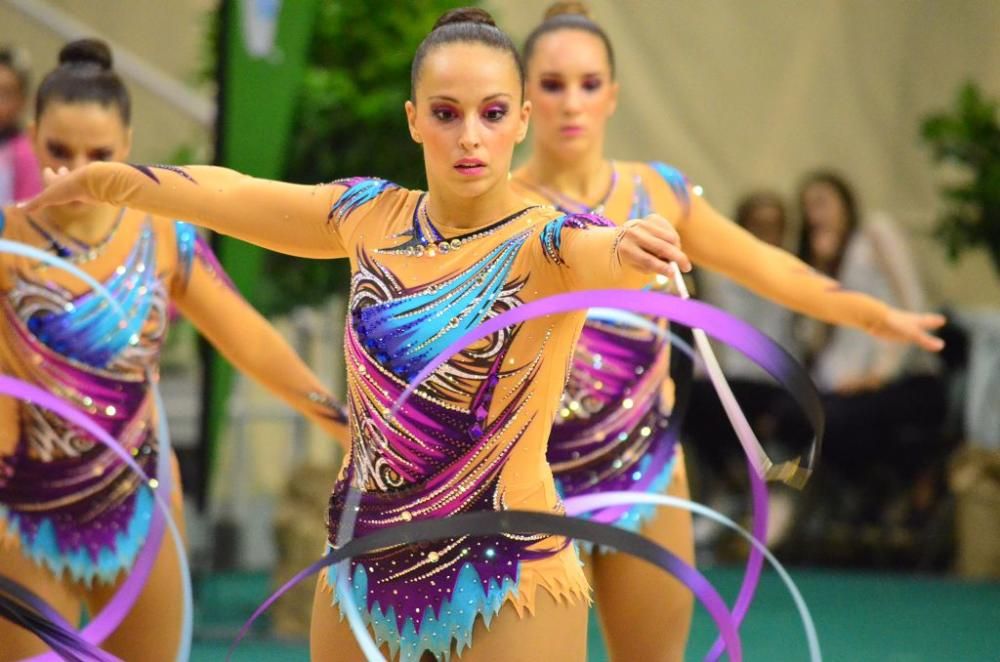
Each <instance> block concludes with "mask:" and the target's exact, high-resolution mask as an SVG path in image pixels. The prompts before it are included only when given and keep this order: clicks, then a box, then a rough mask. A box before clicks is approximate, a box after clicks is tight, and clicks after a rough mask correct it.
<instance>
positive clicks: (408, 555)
mask: <svg viewBox="0 0 1000 662" xmlns="http://www.w3.org/2000/svg"><path fill="white" fill-rule="evenodd" d="M536 235H537V233H534V232H531V231H524V232H520V233H516V234H514V235H513V236H512V237H510V238H508V239H506V240H504V241H501V242H499V243H498V244H497V245H496V246H495V247H494V248H493V249H492V250H490V251H489V252H488V253H486V254H485V255H484V256H482V257H481V258H479V259H478V260H476V261H475V262H473V263H472V264H471V265H469V266H466V267H464V268H462V269H461V270H460V271H457V272H455V273H452V274H451V275H450V276H448V277H445V278H442V279H439V280H435V281H433V282H429V283H426V284H421V285H419V286H416V287H405V286H404V285H403V284H402V282H401V280H400V279H399V278H398V277H397V276H396V275H395V274H394V273H393V272H392V271H391V270H390V269H388V268H387V267H386V266H384V265H383V264H378V263H375V262H373V261H372V260H371V259H370V258H369V257H368V256H367V255H366V254H364V253H363V252H362V253H361V254H359V256H358V258H357V259H356V263H357V268H356V275H355V276H354V278H353V281H352V287H351V305H350V307H351V320H350V324H349V325H348V328H347V334H346V341H345V345H346V349H347V357H348V366H349V379H348V383H349V388H350V396H351V413H352V419H351V420H352V439H353V445H352V451H351V458H350V464H349V468H348V470H347V473H346V475H345V476H344V477H343V478H342V480H341V481H339V482H338V484H337V486H336V488H335V490H334V493H333V495H332V497H331V500H330V513H329V524H330V543H331V544H335V543H336V541H337V537H338V534H339V533H340V528H339V527H340V523H341V522H340V518H341V515H342V513H343V512H344V508H345V505H346V503H347V498H348V492H349V486H350V487H353V488H355V489H358V490H360V501H359V503H358V506H357V508H356V511H357V512H356V516H357V519H356V523H355V528H354V535H363V534H366V533H370V532H372V531H375V530H378V529H380V528H383V527H386V526H390V525H393V524H396V523H400V522H407V521H412V520H418V519H425V518H441V517H448V516H450V515H453V514H457V513H461V512H469V511H478V510H502V509H504V508H505V507H506V494H505V490H504V486H503V484H502V483H501V481H500V474H501V470H502V469H503V467H504V466H505V463H506V461H507V459H508V457H509V456H510V454H511V452H512V451H513V449H514V447H515V446H516V445H517V444H518V443H519V442H520V441H521V440H522V438H523V436H524V434H525V431H526V430H527V428H528V426H529V425H530V423H531V421H532V420H533V415H526V414H524V413H522V412H523V409H524V405H525V403H526V402H527V401H528V400H529V399H530V398H531V386H532V381H533V379H534V377H535V376H536V375H537V374H538V371H539V369H540V366H541V356H542V353H543V352H544V351H545V347H544V345H543V346H542V347H538V348H537V354H535V355H534V356H528V357H525V358H524V359H523V360H521V361H518V362H516V364H513V365H512V364H511V363H510V361H512V360H513V359H510V358H509V357H508V352H509V348H510V346H511V344H512V343H513V342H514V340H515V339H516V338H517V336H518V334H519V333H521V332H522V329H521V328H520V327H516V328H513V329H511V330H509V331H505V332H502V333H498V334H496V335H495V336H494V337H491V338H489V339H487V340H485V341H484V342H482V343H480V344H477V345H476V346H474V347H471V348H469V349H468V350H466V351H465V352H463V353H461V354H460V355H458V356H457V357H456V358H455V359H453V360H451V361H449V362H448V363H447V364H445V366H443V367H442V368H441V369H439V370H438V371H436V372H435V374H434V375H433V376H432V377H431V378H430V379H428V380H427V381H426V382H424V383H423V384H422V385H421V386H420V387H419V388H418V389H417V391H416V392H415V394H414V395H413V396H412V397H411V399H410V400H409V401H408V403H407V405H406V406H405V407H404V408H403V409H402V410H401V411H400V412H399V414H397V416H395V417H392V418H390V417H389V415H388V412H389V409H390V408H391V406H392V404H393V403H394V402H395V400H396V399H397V398H398V397H399V395H400V394H401V393H402V391H403V390H404V389H405V388H406V386H407V380H408V379H409V378H410V377H412V376H413V375H414V374H415V373H416V372H418V371H419V370H420V369H421V368H422V367H423V366H424V365H426V364H427V362H428V361H429V360H430V359H431V358H432V357H434V356H435V355H436V354H437V353H439V352H440V350H441V349H443V348H444V347H446V346H447V345H449V344H450V343H452V342H453V341H454V340H455V339H457V338H459V337H460V336H461V335H463V334H464V333H466V332H467V331H468V330H470V329H472V328H473V327H475V326H476V325H477V324H479V323H481V322H482V321H484V320H486V319H489V318H490V317H492V316H495V315H497V314H500V313H501V312H503V311H505V310H508V309H510V308H511V307H514V306H517V305H518V304H519V303H520V302H521V298H520V297H521V294H522V292H523V288H524V286H525V280H524V279H523V278H519V277H517V276H516V275H515V273H514V264H515V261H516V259H517V257H518V255H519V253H520V251H522V250H523V249H524V248H525V247H526V246H527V245H528V242H529V240H534V239H533V238H534V237H535V236H536ZM410 259H416V258H410ZM502 380H512V381H515V382H516V384H514V385H513V387H511V388H509V389H507V390H506V392H505V393H506V394H505V398H504V401H503V402H502V403H501V402H494V396H495V393H496V392H497V389H498V386H499V385H500V384H501V381H502ZM545 539H546V538H545V537H544V536H495V537H489V538H475V539H467V538H458V539H450V540H442V541H438V542H433V543H421V544H419V545H410V546H403V547H395V548H390V549H386V550H382V551H381V552H379V553H376V554H370V555H368V556H365V557H362V558H359V559H356V560H355V561H353V562H352V565H351V576H352V577H353V580H354V581H353V584H352V590H353V592H354V595H355V600H356V602H357V603H358V606H359V608H360V610H361V614H362V616H363V618H364V619H365V620H366V622H368V623H369V624H370V625H371V627H372V628H373V631H374V632H375V634H376V637H377V638H378V639H379V641H386V642H389V644H390V646H392V647H393V650H394V651H398V652H399V655H400V659H401V660H413V661H416V660H419V659H420V655H421V652H422V651H423V650H429V651H431V652H432V653H434V654H435V655H438V656H439V657H441V658H444V657H446V656H447V655H448V651H449V650H450V649H451V646H452V643H453V642H457V646H458V649H459V650H461V649H462V648H463V647H464V646H465V645H468V644H469V643H470V641H471V636H472V625H473V623H474V621H475V619H476V618H477V617H479V616H481V617H483V618H484V619H485V620H486V622H487V623H488V622H489V619H490V618H491V617H492V616H493V615H494V614H495V613H496V612H497V611H498V610H499V609H500V607H501V606H502V605H503V603H504V601H505V600H506V599H507V598H508V597H509V596H510V595H511V594H512V592H515V591H516V590H517V583H518V577H519V571H520V567H521V563H522V562H524V561H530V560H532V559H538V558H542V557H548V556H551V555H553V554H556V553H558V552H559V551H561V550H562V549H564V548H565V545H566V544H568V543H566V542H563V543H562V544H561V545H556V546H552V545H549V546H548V547H546V548H545V549H539V548H538V547H537V543H539V542H540V541H542V540H545Z"/></svg>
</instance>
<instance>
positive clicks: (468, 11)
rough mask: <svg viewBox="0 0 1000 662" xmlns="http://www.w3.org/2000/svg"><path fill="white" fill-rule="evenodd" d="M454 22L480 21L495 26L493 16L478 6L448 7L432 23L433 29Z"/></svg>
mask: <svg viewBox="0 0 1000 662" xmlns="http://www.w3.org/2000/svg"><path fill="white" fill-rule="evenodd" d="M454 23H482V24H484V25H490V26H493V27H494V28H495V27H497V24H496V21H494V20H493V17H492V16H491V15H490V13H489V12H488V11H486V10H485V9H480V8H479V7H459V8H458V9H449V10H448V11H446V12H445V13H443V14H441V17H440V18H438V20H437V21H436V22H435V23H434V28H433V30H437V29H438V28H443V27H444V26H446V25H452V24H454Z"/></svg>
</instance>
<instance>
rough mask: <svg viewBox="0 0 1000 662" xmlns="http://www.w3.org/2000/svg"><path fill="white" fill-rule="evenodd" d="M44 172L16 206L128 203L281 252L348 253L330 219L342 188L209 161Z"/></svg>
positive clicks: (319, 255) (314, 255)
mask: <svg viewBox="0 0 1000 662" xmlns="http://www.w3.org/2000/svg"><path fill="white" fill-rule="evenodd" d="M45 178H46V180H47V182H48V186H47V187H46V189H45V190H44V191H42V192H41V193H40V194H39V195H38V196H36V197H35V198H33V199H32V200H30V201H28V202H27V203H24V204H23V205H22V206H23V207H24V208H25V209H26V210H27V211H29V212H30V211H33V210H36V209H41V208H43V207H49V206H52V205H60V204H66V203H69V202H85V203H89V204H110V205H116V206H127V207H130V208H132V209H139V210H142V211H146V212H149V213H151V214H155V215H158V216H166V217H168V218H182V219H184V220H186V221H189V222H191V223H194V224H195V225H201V226H204V227H207V228H210V229H212V230H215V231H216V232H220V233H222V234H225V235H229V236H232V237H236V238H237V239H242V240H244V241H248V242H250V243H253V244H257V245H258V246H263V247H264V248H267V249H270V250H273V251H277V252H280V253H288V254H290V255H298V256H300V257H311V258H336V257H346V256H347V250H346V249H345V247H344V242H343V241H342V240H341V237H340V235H339V233H338V226H337V224H336V223H335V222H334V221H332V220H331V212H332V209H333V207H334V204H335V203H336V202H337V200H338V199H339V198H340V196H341V195H342V194H343V193H344V191H346V190H347V188H346V187H345V186H340V185H336V184H330V185H318V186H305V185H301V184H288V183H285V182H277V181H272V180H267V179H257V178H254V177H249V176H247V175H243V174H240V173H238V172H236V171H234V170H229V169H227V168H219V167H214V166H185V167H174V166H135V165H130V164H127V163H91V164H89V165H87V166H85V167H83V168H79V169H77V170H74V171H73V172H68V171H66V170H65V169H61V170H60V172H58V173H54V172H52V171H51V170H48V169H47V170H46V173H45Z"/></svg>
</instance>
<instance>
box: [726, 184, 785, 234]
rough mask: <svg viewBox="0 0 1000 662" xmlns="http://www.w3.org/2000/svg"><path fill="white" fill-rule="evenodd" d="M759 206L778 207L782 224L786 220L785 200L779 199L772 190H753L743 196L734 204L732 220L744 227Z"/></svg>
mask: <svg viewBox="0 0 1000 662" xmlns="http://www.w3.org/2000/svg"><path fill="white" fill-rule="evenodd" d="M761 207H774V208H776V209H778V210H779V211H780V212H781V222H782V224H784V223H785V222H786V219H785V202H784V200H782V199H781V196H780V195H778V194H777V193H775V192H773V191H755V192H753V193H749V194H747V195H746V196H744V197H743V198H742V199H741V200H740V202H739V204H738V205H736V217H735V218H734V219H733V220H735V221H736V223H737V224H738V225H739V226H740V227H742V228H745V227H746V226H747V223H749V222H750V216H752V215H753V213H754V212H755V211H757V210H758V209H760V208H761Z"/></svg>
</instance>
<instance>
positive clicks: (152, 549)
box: [0, 375, 172, 662]
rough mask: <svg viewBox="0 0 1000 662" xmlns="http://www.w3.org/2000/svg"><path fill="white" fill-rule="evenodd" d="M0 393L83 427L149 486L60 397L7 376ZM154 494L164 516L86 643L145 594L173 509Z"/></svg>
mask: <svg viewBox="0 0 1000 662" xmlns="http://www.w3.org/2000/svg"><path fill="white" fill-rule="evenodd" d="M0 394H2V395H7V396H10V397H13V398H17V399H19V400H23V401H25V402H30V403H32V404H34V405H36V406H38V407H42V408H45V409H48V410H50V411H52V412H54V413H56V414H58V415H59V416H62V417H63V418H64V419H66V420H67V421H69V422H70V423H73V424H74V425H77V426H79V427H81V428H82V429H84V430H85V431H86V432H87V433H89V434H90V435H92V436H93V437H94V438H95V439H97V440H98V441H100V442H101V443H102V444H104V445H105V446H107V447H108V448H109V449H111V451H112V452H113V453H115V454H116V455H117V456H118V457H119V458H120V459H121V460H122V461H123V462H125V464H126V465H127V466H128V467H129V468H130V469H131V470H132V471H134V472H135V473H136V474H137V475H138V476H140V477H141V478H142V479H143V481H146V482H147V483H148V481H149V478H148V477H147V476H146V474H145V472H143V470H142V467H140V466H139V465H138V464H137V463H136V462H135V460H133V459H132V458H131V457H130V456H129V454H128V453H127V452H125V450H124V449H123V448H122V447H121V446H120V445H119V444H118V442H117V441H115V439H114V438H113V437H111V435H109V434H108V433H107V432H105V431H104V430H103V429H102V428H101V427H100V426H99V425H97V424H96V423H94V422H93V421H92V420H91V419H90V418H88V417H87V416H85V415H84V414H83V413H82V412H80V411H79V410H77V409H76V408H74V407H73V406H72V405H70V404H68V403H66V402H65V401H64V400H62V399H61V398H58V397H56V396H54V395H52V394H51V393H49V392H48V391H45V390H43V389H41V388H39V387H37V386H35V385H33V384H29V383H27V382H24V381H21V380H19V379H15V378H13V377H10V376H7V375H0ZM171 482H172V477H171V475H170V472H169V471H167V472H166V475H164V476H163V478H162V483H161V485H162V486H163V491H164V492H166V493H167V494H169V493H170V489H171V487H172V486H171ZM152 491H153V496H154V498H155V499H156V502H157V505H158V506H159V507H160V509H161V510H162V511H163V513H162V514H161V513H159V512H157V513H154V515H153V521H152V522H151V523H150V535H149V538H148V539H147V540H146V542H145V544H144V545H143V548H142V551H141V552H140V553H139V556H138V557H137V558H136V562H135V564H134V566H133V568H132V571H131V572H130V573H129V575H128V577H127V578H126V579H125V581H124V582H122V586H121V587H120V588H119V589H118V591H116V593H115V596H114V597H113V598H112V599H111V601H110V602H109V603H108V604H107V605H106V606H105V608H104V609H103V610H101V613H100V614H98V615H97V616H96V617H95V618H94V620H93V621H91V622H90V623H89V624H88V625H87V627H86V628H84V629H83V631H82V632H81V633H80V636H81V638H82V639H83V640H84V641H86V642H87V643H90V644H99V643H101V642H102V641H104V639H106V638H107V637H108V635H110V634H111V633H112V632H113V631H114V630H115V628H116V627H117V626H118V625H119V624H120V623H121V621H122V619H124V618H125V615H126V614H128V612H129V610H130V609H131V608H132V605H133V604H134V603H135V601H136V599H137V598H138V597H139V594H140V593H141V592H142V587H143V585H144V584H145V581H146V577H147V576H148V575H149V572H150V570H151V569H152V566H153V562H154V561H155V560H156V554H157V552H158V551H159V542H160V540H162V538H163V530H164V525H165V517H170V515H169V513H170V510H169V506H168V505H166V504H165V503H164V501H163V499H162V497H161V496H160V494H159V493H158V492H157V490H152ZM59 660H60V657H59V656H57V655H56V654H55V653H45V654H42V655H36V656H35V657H32V658H29V659H28V660H27V661H26V662H59Z"/></svg>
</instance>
